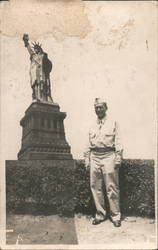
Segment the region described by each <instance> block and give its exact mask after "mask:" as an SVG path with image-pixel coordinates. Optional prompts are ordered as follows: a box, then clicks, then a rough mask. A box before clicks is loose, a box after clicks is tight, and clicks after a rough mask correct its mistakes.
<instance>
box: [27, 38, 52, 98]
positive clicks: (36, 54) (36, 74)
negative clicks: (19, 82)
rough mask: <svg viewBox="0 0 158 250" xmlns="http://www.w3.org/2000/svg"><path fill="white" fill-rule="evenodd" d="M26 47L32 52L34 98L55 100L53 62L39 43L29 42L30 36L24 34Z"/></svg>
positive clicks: (31, 69)
mask: <svg viewBox="0 0 158 250" xmlns="http://www.w3.org/2000/svg"><path fill="white" fill-rule="evenodd" d="M23 41H24V44H25V47H26V48H27V50H28V52H29V54H30V60H31V65H30V81H31V87H32V99H33V100H37V101H41V102H53V99H52V97H51V86H50V76H49V74H50V72H51V70H52V62H51V61H50V60H49V59H48V55H47V53H45V52H44V51H43V49H42V47H41V45H40V44H39V43H36V42H35V43H32V45H33V47H31V45H30V43H29V36H28V35H27V34H24V35H23Z"/></svg>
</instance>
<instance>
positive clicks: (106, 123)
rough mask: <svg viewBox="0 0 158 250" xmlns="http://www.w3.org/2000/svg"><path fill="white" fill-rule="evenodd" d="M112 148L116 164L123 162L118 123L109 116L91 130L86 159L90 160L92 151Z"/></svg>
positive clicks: (97, 122)
mask: <svg viewBox="0 0 158 250" xmlns="http://www.w3.org/2000/svg"><path fill="white" fill-rule="evenodd" d="M107 147H108V148H112V149H114V150H115V153H116V164H119V163H120V162H121V158H122V151H123V147H122V143H121V136H120V130H119V126H118V123H117V122H116V121H115V120H113V119H111V118H110V117H108V116H107V115H106V116H105V117H104V118H103V119H102V120H99V119H97V121H96V122H95V124H94V125H93V126H92V127H91V128H90V130H89V136H88V145H87V147H86V150H85V153H84V157H85V160H89V156H90V152H91V150H92V149H95V148H96V149H99V148H101V149H102V148H107Z"/></svg>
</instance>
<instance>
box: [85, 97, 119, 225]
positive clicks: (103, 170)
mask: <svg viewBox="0 0 158 250" xmlns="http://www.w3.org/2000/svg"><path fill="white" fill-rule="evenodd" d="M94 107H95V112H96V115H97V121H96V122H95V124H94V125H93V126H92V127H91V129H90V131H89V143H88V147H87V149H86V151H85V154H84V156H85V165H86V168H89V167H90V187H91V191H92V195H93V198H94V203H95V206H96V215H95V218H94V220H93V222H92V224H93V225H96V224H99V223H101V222H102V221H104V220H105V219H106V216H107V211H106V207H105V200H104V198H105V191H104V190H106V195H107V200H108V202H109V208H110V217H111V220H112V222H113V224H114V226H116V227H119V226H121V214H120V204H119V179H118V178H119V176H118V174H119V167H120V164H121V159H122V152H123V148H122V144H121V140H120V132H119V127H118V123H117V122H116V121H114V120H113V119H111V118H110V117H109V116H108V115H107V103H106V102H105V101H103V100H101V99H100V98H96V99H95V103H94Z"/></svg>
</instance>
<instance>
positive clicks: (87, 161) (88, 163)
mask: <svg viewBox="0 0 158 250" xmlns="http://www.w3.org/2000/svg"><path fill="white" fill-rule="evenodd" d="M85 167H86V170H87V171H88V170H89V169H90V162H89V159H85Z"/></svg>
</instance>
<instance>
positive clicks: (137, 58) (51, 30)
mask: <svg viewBox="0 0 158 250" xmlns="http://www.w3.org/2000/svg"><path fill="white" fill-rule="evenodd" d="M1 11H2V14H3V15H2V17H1V19H2V20H1V21H2V25H1V26H2V33H1V61H0V67H1V76H0V81H1V131H0V132H1V154H2V159H4V160H9V159H10V160H11V159H12V160H15V159H17V153H18V152H19V150H20V147H21V138H22V129H21V127H20V123H19V122H20V120H21V118H22V117H23V116H24V113H25V111H26V109H27V108H28V106H29V105H30V104H31V102H32V97H31V94H32V93H31V87H30V79H29V67H30V60H29V55H28V52H27V50H26V48H25V47H24V45H23V41H22V36H23V33H28V34H29V36H30V40H31V41H39V42H40V43H42V48H43V50H44V51H45V52H47V53H48V57H49V59H50V60H52V62H53V70H52V72H51V76H50V78H51V87H52V97H53V99H54V101H55V102H57V103H58V104H59V105H60V108H61V111H63V112H66V113H67V117H66V119H65V121H64V124H65V133H66V139H67V141H68V143H69V144H70V146H71V152H72V154H73V157H74V158H75V159H79V158H83V151H84V147H85V144H86V141H87V139H88V129H89V127H90V126H91V124H92V123H93V121H94V120H95V119H96V117H95V113H94V99H95V97H102V98H104V99H105V100H106V101H107V104H108V113H109V114H110V115H112V116H113V117H114V118H115V119H116V120H117V121H118V122H119V124H120V128H121V134H122V140H123V145H124V158H132V159H133V158H134V159H137V158H138V159H154V158H155V155H156V144H157V142H156V115H157V114H156V100H157V96H156V93H157V87H156V86H157V8H156V3H154V2H148V1H147V2H142V1H140V2H139V1H138V2H137V1H134V2H128V1H127V2H123V1H122V2H103V1H99V2H98V1H97V2H94V1H92V2H90V1H87V2H81V1H79V0H76V1H74V2H73V1H72V2H71V1H62V0H61V1H59V2H56V1H52V2H51V1H48V0H47V1H45V4H43V3H42V1H38V0H36V1H34V2H33V1H31V0H28V1H21V2H20V1H19V0H12V3H11V2H10V3H9V2H8V3H7V2H5V3H3V5H1Z"/></svg>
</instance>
